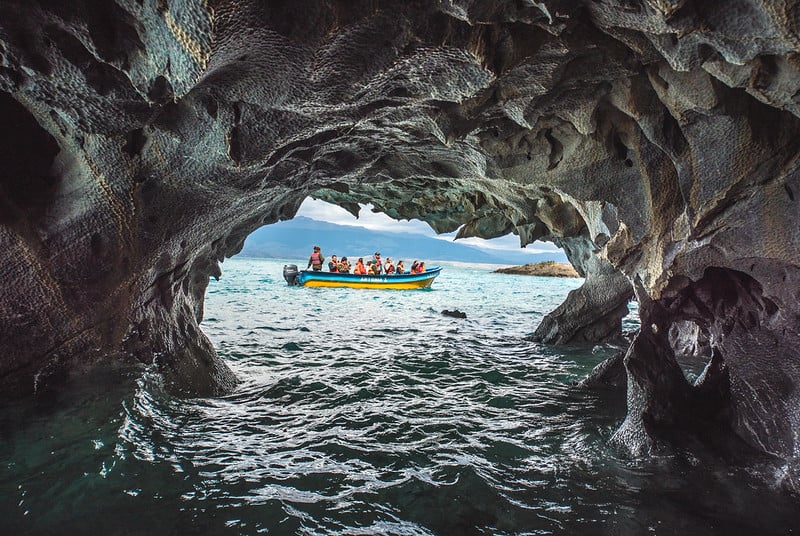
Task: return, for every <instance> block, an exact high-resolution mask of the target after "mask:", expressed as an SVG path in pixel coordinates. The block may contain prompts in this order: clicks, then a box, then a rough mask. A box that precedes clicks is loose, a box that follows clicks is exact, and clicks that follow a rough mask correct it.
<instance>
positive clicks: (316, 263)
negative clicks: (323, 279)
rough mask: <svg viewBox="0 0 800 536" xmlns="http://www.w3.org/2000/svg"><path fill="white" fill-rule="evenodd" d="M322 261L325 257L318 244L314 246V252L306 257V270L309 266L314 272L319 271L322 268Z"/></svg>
mask: <svg viewBox="0 0 800 536" xmlns="http://www.w3.org/2000/svg"><path fill="white" fill-rule="evenodd" d="M323 262H325V257H323V256H322V251H321V250H320V248H319V246H314V252H313V253H312V254H311V257H309V258H308V266H306V270H308V269H309V268H311V269H312V270H314V271H315V272H319V271H320V270H322V263H323Z"/></svg>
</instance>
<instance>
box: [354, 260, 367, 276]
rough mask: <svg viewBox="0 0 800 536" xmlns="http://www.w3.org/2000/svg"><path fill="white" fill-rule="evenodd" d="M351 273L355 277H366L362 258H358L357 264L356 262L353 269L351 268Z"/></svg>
mask: <svg viewBox="0 0 800 536" xmlns="http://www.w3.org/2000/svg"><path fill="white" fill-rule="evenodd" d="M353 273H354V274H356V275H367V269H366V268H364V258H363V257H359V258H358V262H356V266H355V268H353Z"/></svg>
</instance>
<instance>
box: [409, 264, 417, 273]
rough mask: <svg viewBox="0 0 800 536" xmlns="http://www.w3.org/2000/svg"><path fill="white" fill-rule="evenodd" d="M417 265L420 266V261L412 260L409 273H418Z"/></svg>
mask: <svg viewBox="0 0 800 536" xmlns="http://www.w3.org/2000/svg"><path fill="white" fill-rule="evenodd" d="M417 266H419V261H414V262H412V263H411V269H410V270H409V271H408V273H410V274H416V273H417Z"/></svg>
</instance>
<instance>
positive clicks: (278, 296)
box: [0, 259, 800, 535]
mask: <svg viewBox="0 0 800 536" xmlns="http://www.w3.org/2000/svg"><path fill="white" fill-rule="evenodd" d="M283 264H284V262H281V261H270V260H248V259H231V260H228V261H226V262H225V263H224V266H223V271H224V274H223V278H222V279H221V280H220V281H218V282H214V281H212V283H211V285H210V287H209V290H208V296H207V300H206V310H205V314H206V318H205V320H204V321H203V323H202V327H203V330H204V331H205V332H206V333H207V334H208V336H209V337H210V339H211V340H212V341H213V342H214V345H215V346H216V348H217V350H218V352H219V354H220V355H221V356H222V357H223V358H224V359H225V360H226V361H227V362H228V363H229V365H230V366H231V368H232V369H233V370H234V371H235V372H236V374H237V375H238V376H239V378H240V379H241V380H242V384H241V386H240V387H239V389H238V390H237V391H236V392H234V393H233V394H231V395H229V396H226V397H222V398H216V399H190V400H185V399H176V398H172V397H170V396H168V395H167V394H165V393H164V391H163V389H162V388H161V385H160V384H159V381H158V378H157V377H156V376H154V375H152V374H149V373H145V374H142V373H141V372H140V371H133V370H132V371H106V372H102V371H96V372H94V373H93V374H92V375H89V376H86V377H84V378H81V379H79V380H77V381H76V382H75V383H74V384H73V385H71V386H70V388H69V389H67V390H65V391H64V392H63V393H61V394H60V395H58V397H56V398H53V399H48V400H40V401H37V402H35V403H32V402H30V401H28V402H25V403H18V404H14V405H11V406H6V407H4V408H3V409H2V410H1V411H0V431H1V433H2V436H0V439H2V443H1V444H0V445H1V446H0V459H2V469H1V470H0V471H1V472H0V496H2V503H1V506H0V516H2V519H3V521H2V522H0V526H4V527H5V528H4V529H3V530H0V532H2V533H8V534H56V533H58V534H88V533H92V534H260V533H266V534H342V535H353V534H407V535H417V534H419V535H423V534H456V535H457V534H632V535H634V534H636V535H638V534H650V533H653V534H681V535H687V534H690V535H691V534H729V533H736V534H742V533H753V534H756V533H757V534H787V533H790V531H791V530H792V529H793V528H795V527H798V526H800V513H798V512H797V508H796V503H794V502H793V501H792V500H791V499H789V498H787V497H785V496H784V495H782V494H781V493H779V492H777V491H774V490H772V489H771V488H770V487H769V485H768V484H765V483H764V482H763V480H762V479H761V478H759V477H758V475H753V474H752V470H753V468H752V467H743V468H737V467H732V466H730V465H726V464H721V463H719V462H717V461H716V458H715V457H714V456H712V455H710V454H709V453H704V452H702V451H699V452H685V453H680V454H677V455H675V456H670V457H663V458H648V459H637V460H631V459H629V458H627V457H625V456H624V455H623V453H620V452H617V451H615V450H614V449H613V448H611V447H610V446H609V444H608V439H609V437H610V436H611V435H612V434H613V431H614V430H615V428H616V427H617V426H618V425H619V423H620V422H621V420H622V418H623V417H624V413H625V401H624V395H620V394H618V393H611V392H582V391H577V390H575V389H574V388H573V387H572V382H573V381H575V380H578V379H580V378H582V377H583V376H584V375H585V374H586V373H588V371H589V370H591V368H592V367H593V366H594V365H595V364H597V363H598V362H600V361H601V360H602V359H604V358H605V357H606V356H608V355H610V353H611V352H612V349H611V348H608V347H604V346H598V347H594V348H592V347H586V348H572V349H564V348H554V347H548V346H544V345H540V344H537V343H533V342H530V341H527V340H525V337H526V336H528V335H530V334H531V333H532V332H533V330H534V329H535V327H536V325H537V324H538V322H539V321H540V320H541V318H542V316H543V315H545V314H546V313H547V312H549V311H551V310H552V309H554V308H555V307H556V306H557V305H558V304H559V303H561V301H562V300H563V298H564V297H565V296H566V294H567V293H568V292H569V290H571V289H573V288H575V287H576V286H578V285H580V283H581V281H580V280H571V279H549V278H537V277H524V276H510V275H498V274H492V273H490V271H489V270H488V269H485V268H465V267H458V266H452V265H445V269H444V270H443V272H442V275H441V276H440V277H439V278H438V279H437V280H436V281H435V282H434V285H433V288H432V289H430V290H420V291H371V290H360V289H310V288H296V287H288V286H287V285H286V284H285V282H284V281H283V278H282V267H283ZM444 309H451V310H452V309H458V310H460V311H463V312H465V313H466V314H467V318H466V319H454V318H450V317H446V316H443V315H442V314H441V311H442V310H444ZM635 325H636V317H635V315H633V316H631V317H630V318H628V319H626V328H634V327H635ZM754 506H757V507H754Z"/></svg>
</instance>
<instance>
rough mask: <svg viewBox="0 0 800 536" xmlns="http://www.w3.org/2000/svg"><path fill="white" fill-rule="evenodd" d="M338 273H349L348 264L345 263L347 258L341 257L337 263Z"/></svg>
mask: <svg viewBox="0 0 800 536" xmlns="http://www.w3.org/2000/svg"><path fill="white" fill-rule="evenodd" d="M339 272H341V273H343V274H349V273H350V263H349V262H348V261H347V257H342V260H341V261H340V262H339Z"/></svg>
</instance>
